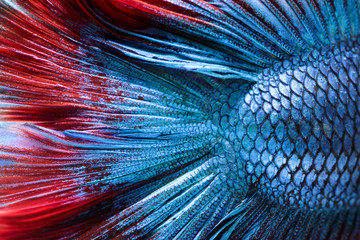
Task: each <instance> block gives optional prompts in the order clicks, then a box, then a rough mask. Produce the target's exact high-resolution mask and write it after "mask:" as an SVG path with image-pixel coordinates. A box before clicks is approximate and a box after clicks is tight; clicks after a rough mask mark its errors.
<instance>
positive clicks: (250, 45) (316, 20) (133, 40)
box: [88, 0, 360, 81]
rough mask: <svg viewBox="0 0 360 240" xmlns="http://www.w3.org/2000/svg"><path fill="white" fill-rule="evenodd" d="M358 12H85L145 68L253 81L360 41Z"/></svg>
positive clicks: (281, 8)
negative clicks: (293, 60) (283, 64)
mask: <svg viewBox="0 0 360 240" xmlns="http://www.w3.org/2000/svg"><path fill="white" fill-rule="evenodd" d="M359 4H360V3H359V2H358V1H355V0H347V1H343V0H336V1H326V0H313V1H296V0H291V1H275V2H274V1H269V0H265V1H253V0H244V1H233V0H231V1H226V2H224V1H220V0H211V1H203V0H191V1H183V0H181V1H167V0H161V1H151V0H119V1H108V2H107V3H105V4H103V2H102V1H92V2H91V4H90V3H89V6H88V9H93V11H92V12H93V13H94V14H97V15H98V17H99V18H98V19H100V20H99V21H100V23H101V24H103V25H104V26H106V27H108V28H109V29H111V30H112V31H113V32H114V34H118V35H120V36H122V38H120V39H118V40H114V41H106V43H105V44H106V45H108V46H109V47H110V48H112V49H113V51H114V52H121V54H124V55H126V56H127V57H129V58H130V59H132V60H133V61H135V62H138V63H141V64H143V66H146V65H149V66H151V68H154V66H161V67H165V68H176V69H186V70H187V71H192V72H196V73H199V74H200V73H201V74H206V75H208V76H213V77H220V78H221V79H224V80H225V79H230V80H232V79H242V80H247V81H256V76H257V74H258V73H259V72H260V71H262V70H263V69H264V68H268V67H270V66H272V65H274V64H275V63H277V62H280V61H283V60H286V59H289V58H290V57H293V56H300V55H303V54H305V53H309V52H310V51H311V50H313V49H315V48H320V47H324V46H328V45H330V44H335V43H338V42H339V40H346V39H350V38H354V37H356V36H357V35H358V34H359V20H360V11H359V8H360V5H359ZM125 19H126V20H125ZM130 20H131V22H132V23H133V24H129V21H130ZM142 49H146V50H142Z"/></svg>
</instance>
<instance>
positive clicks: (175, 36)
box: [0, 0, 359, 239]
mask: <svg viewBox="0 0 360 240" xmlns="http://www.w3.org/2000/svg"><path fill="white" fill-rule="evenodd" d="M280 2H281V3H280ZM280 2H279V3H278V2H276V3H275V2H274V1H250V0H249V1H248V0H245V1H231V0H230V1H217V0H211V1H203V0H189V1H167V0H157V1H152V0H109V1H107V2H105V3H103V1H96V0H83V1H77V0H68V1H56V0H47V1H45V0H29V1H26V3H25V2H20V1H19V2H18V3H16V2H15V1H4V0H3V1H0V89H1V90H0V120H1V123H0V133H1V135H2V136H3V138H2V139H1V140H0V238H2V239H26V238H32V237H34V236H36V237H39V238H42V239H53V238H60V239H68V238H80V239H86V238H91V239H107V238H118V239H141V238H150V239H204V238H206V237H210V238H227V237H238V238H245V239H246V238H252V237H253V236H261V237H264V238H265V239H266V238H272V236H278V234H280V235H281V234H283V233H284V232H285V231H287V230H286V229H289V228H291V229H292V232H291V233H292V234H295V235H294V236H296V237H297V238H300V239H301V238H303V237H304V236H308V234H307V233H301V234H300V235H297V232H296V231H297V230H298V229H299V228H303V227H304V226H305V225H306V224H302V223H304V221H307V220H308V219H310V220H312V221H316V220H318V219H322V216H323V215H317V214H318V213H316V214H312V212H309V211H306V213H305V215H306V217H304V215H301V214H302V213H301V214H300V212H297V213H296V214H295V215H292V214H293V212H292V210H293V209H292V208H291V209H290V208H283V206H281V207H279V208H276V207H274V206H273V203H271V202H270V201H269V200H268V199H264V198H262V197H259V198H258V197H249V192H248V188H249V186H247V185H246V183H245V182H246V181H245V176H244V173H243V171H244V169H243V168H244V163H237V162H235V160H234V158H233V156H232V155H231V154H232V153H233V152H234V149H233V146H229V145H228V144H227V143H228V142H226V141H225V140H224V136H226V137H229V138H231V136H232V137H234V136H233V135H234V134H235V133H234V132H232V133H231V132H230V131H225V130H224V129H225V128H226V127H224V125H226V126H227V124H230V125H231V126H232V128H233V129H234V128H235V125H236V123H235V121H236V119H231V116H230V115H231V114H229V111H230V109H229V106H232V107H233V106H235V105H236V104H237V103H238V101H239V99H240V96H241V94H242V92H243V90H244V89H246V88H244V89H242V88H240V87H239V85H242V86H247V84H250V82H256V81H257V76H258V74H259V73H260V72H261V71H262V70H264V68H268V67H270V66H272V65H274V64H275V63H277V62H280V61H283V60H285V59H289V58H290V57H292V56H297V55H301V54H304V53H308V52H309V51H310V50H311V49H314V48H317V47H319V46H327V45H329V44H331V43H335V42H337V41H338V39H347V38H350V37H353V36H357V35H358V34H359V12H358V11H359V3H358V2H357V1H345V2H346V4H345V2H344V1H335V2H334V3H330V2H329V1H322V0H318V1H295V0H291V1H286V2H285V1H280ZM343 3H344V4H343ZM345 6H346V7H345ZM343 13H346V14H343ZM350 20H351V21H350ZM233 89H237V90H239V89H240V90H239V91H238V92H237V93H235V94H233ZM239 92H240V94H238V93H239ZM234 116H235V115H234ZM229 152H230V153H229ZM242 167H243V168H242ZM236 174H237V175H236ZM234 175H235V176H234ZM235 185H236V187H235ZM239 189H240V190H239ZM244 196H247V197H246V198H244ZM254 196H257V195H254ZM273 207H274V208H273ZM321 214H325V215H326V213H321ZM313 216H315V217H313ZM331 216H336V215H331ZM357 216H358V213H356V216H355V215H353V218H354V219H355V218H356V219H359V218H358V217H357ZM273 218H275V220H274V221H273ZM341 221H343V218H341ZM334 222H335V223H338V222H336V221H335V220H333V219H332V220H328V221H327V222H326V224H332V223H334ZM273 223H279V224H282V225H281V226H282V228H281V229H282V231H283V232H281V231H280V232H273V231H271V229H270V228H271V227H272V226H273V225H272V224H273ZM340 223H341V224H342V223H343V222H340ZM341 224H335V225H336V226H337V227H341V226H343V225H341ZM356 224H357V225H356V227H357V226H358V225H359V223H358V222H356ZM345 226H346V227H347V228H351V226H349V224H347V225H346V224H345ZM305 227H306V226H305ZM267 229H270V231H267ZM306 229H308V228H305V230H304V231H307V230H306ZM314 229H315V228H314ZM318 229H320V228H318ZM327 229H329V225H326V228H324V232H325V233H324V234H325V236H331V235H326V234H327V233H326V231H327ZM334 232H335V231H334ZM209 234H210V235H209ZM256 234H258V235H256ZM321 234H323V233H321ZM336 234H338V233H336ZM288 236H293V235H288ZM311 236H313V235H311ZM315 236H317V235H315ZM321 236H322V235H321ZM336 236H338V235H336Z"/></svg>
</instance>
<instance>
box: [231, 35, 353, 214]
mask: <svg viewBox="0 0 360 240" xmlns="http://www.w3.org/2000/svg"><path fill="white" fill-rule="evenodd" d="M359 41H360V39H359V38H358V39H353V40H350V41H347V42H342V43H341V44H338V45H334V46H332V47H330V48H322V49H320V50H314V51H312V52H311V53H310V54H308V55H304V56H301V57H295V58H292V59H290V60H289V61H284V62H282V63H279V64H276V65H275V66H274V67H273V68H271V69H266V70H264V72H263V73H262V74H260V75H259V82H258V83H257V84H255V85H254V86H253V87H252V89H251V90H250V91H249V93H248V94H246V95H244V96H243V100H242V101H241V102H240V103H239V105H238V112H237V113H238V114H239V116H238V117H239V119H240V120H239V121H238V123H237V125H236V127H235V131H236V138H229V141H231V142H233V143H234V144H233V146H238V149H239V153H238V158H237V159H238V166H239V169H241V168H244V169H245V170H246V179H247V182H248V184H249V185H251V186H254V187H255V188H259V189H261V191H263V192H266V193H267V194H270V195H272V196H273V197H274V199H277V200H278V201H279V203H286V204H287V205H298V206H306V207H309V208H319V207H353V206H359V205H360V198H359V195H358V193H359V191H360V189H359V181H360V165H359V158H360V80H359V79H360V78H359V74H360V68H359V66H360V58H359V54H360V48H359V45H358V44H359ZM242 177H243V175H242V176H239V178H242Z"/></svg>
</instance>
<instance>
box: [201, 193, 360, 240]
mask: <svg viewBox="0 0 360 240" xmlns="http://www.w3.org/2000/svg"><path fill="white" fill-rule="evenodd" d="M359 237H360V211H359V209H337V210H335V209H330V208H329V209H306V208H298V207H291V206H285V205H279V204H277V203H275V202H271V201H269V200H267V198H266V197H265V196H261V195H258V194H253V195H250V196H249V197H247V198H245V199H244V200H243V202H242V203H241V204H239V205H238V206H236V207H235V209H234V210H233V211H232V212H231V213H230V214H228V215H227V216H226V217H225V218H223V219H222V220H221V222H220V223H219V224H218V225H217V226H216V227H215V228H214V229H213V231H212V232H211V233H210V234H209V235H208V238H207V239H211V240H215V239H222V240H225V239H289V240H290V239H294V240H305V239H314V240H315V239H316V240H317V239H319V240H320V239H321V240H325V239H358V238H359Z"/></svg>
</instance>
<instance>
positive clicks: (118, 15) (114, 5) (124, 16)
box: [88, 0, 219, 30]
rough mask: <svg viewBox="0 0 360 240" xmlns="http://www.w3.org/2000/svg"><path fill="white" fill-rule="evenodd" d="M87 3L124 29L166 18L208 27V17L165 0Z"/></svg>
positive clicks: (116, 0)
mask: <svg viewBox="0 0 360 240" xmlns="http://www.w3.org/2000/svg"><path fill="white" fill-rule="evenodd" d="M88 2H89V5H90V6H93V8H94V9H96V11H97V12H99V13H100V14H101V16H102V18H104V19H106V20H109V21H110V22H111V23H112V24H114V25H115V26H116V27H121V28H126V29H131V30H135V29H143V28H147V27H151V26H153V25H157V23H158V22H159V21H163V20H161V19H168V21H169V22H173V23H174V24H175V23H176V24H179V23H182V24H184V25H187V24H189V23H191V24H201V25H205V26H207V27H210V26H211V24H209V23H208V21H209V19H208V18H207V17H206V16H205V15H202V14H201V13H199V12H196V11H192V10H189V9H187V8H185V7H184V8H179V6H178V5H176V4H173V3H171V2H169V1H166V0H108V1H106V2H104V1H99V0H88ZM201 3H202V4H203V5H205V6H207V8H208V9H209V11H219V9H217V8H215V7H214V6H212V5H211V4H209V3H207V2H206V1H201Z"/></svg>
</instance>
